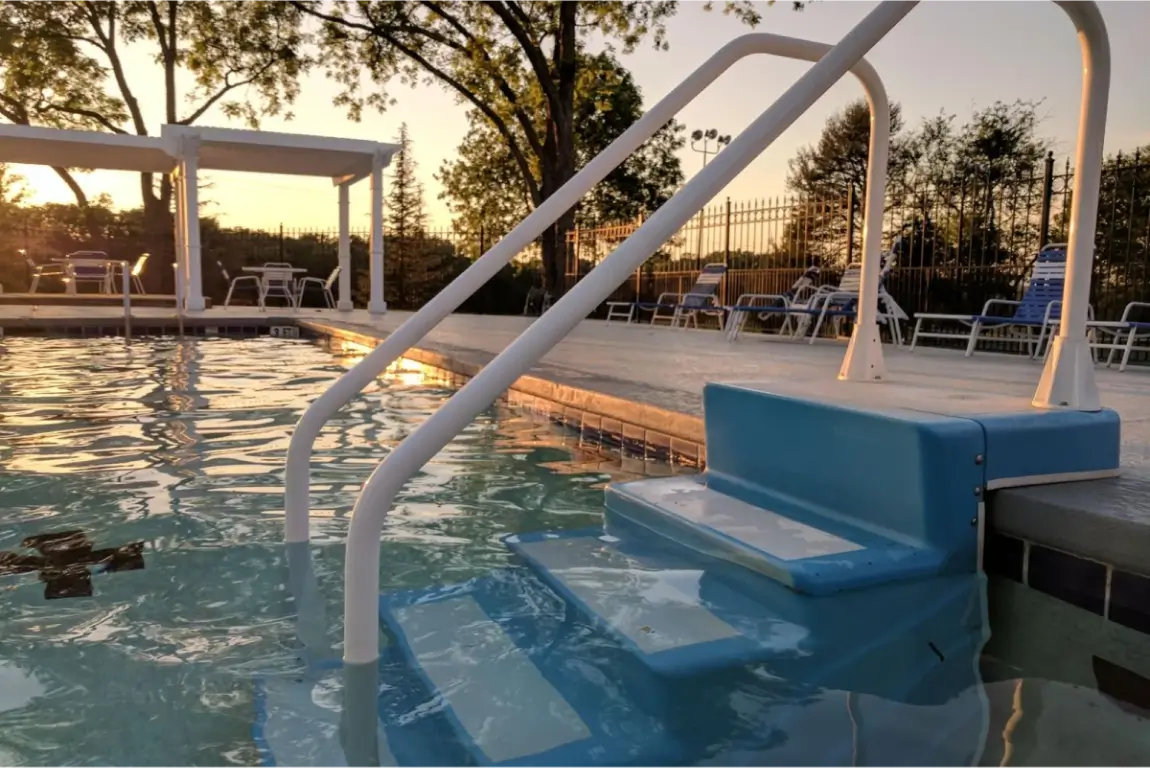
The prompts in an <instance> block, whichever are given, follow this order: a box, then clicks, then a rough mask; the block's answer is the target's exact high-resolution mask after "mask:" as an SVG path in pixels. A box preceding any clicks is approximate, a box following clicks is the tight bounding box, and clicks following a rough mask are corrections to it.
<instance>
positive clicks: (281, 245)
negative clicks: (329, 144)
mask: <svg viewBox="0 0 1150 768" xmlns="http://www.w3.org/2000/svg"><path fill="white" fill-rule="evenodd" d="M279 253H280V257H279V260H280V261H281V262H282V261H286V260H287V259H286V258H285V257H284V225H283V224H280V242H279Z"/></svg>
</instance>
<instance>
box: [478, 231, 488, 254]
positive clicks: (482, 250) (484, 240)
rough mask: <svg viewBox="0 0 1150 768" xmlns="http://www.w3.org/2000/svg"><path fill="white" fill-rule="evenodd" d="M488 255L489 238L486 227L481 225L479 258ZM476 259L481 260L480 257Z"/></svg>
mask: <svg viewBox="0 0 1150 768" xmlns="http://www.w3.org/2000/svg"><path fill="white" fill-rule="evenodd" d="M485 253H487V236H486V231H485V229H484V226H483V225H482V224H480V225H479V256H482V255H483V254H485ZM476 258H479V257H478V256H477V257H476Z"/></svg>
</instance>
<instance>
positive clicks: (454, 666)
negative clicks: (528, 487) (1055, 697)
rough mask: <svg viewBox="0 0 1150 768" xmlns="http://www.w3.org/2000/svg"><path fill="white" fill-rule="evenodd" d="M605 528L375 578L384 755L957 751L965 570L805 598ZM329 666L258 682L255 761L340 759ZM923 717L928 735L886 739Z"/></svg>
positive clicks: (940, 755) (967, 658)
mask: <svg viewBox="0 0 1150 768" xmlns="http://www.w3.org/2000/svg"><path fill="white" fill-rule="evenodd" d="M615 530H616V532H617V533H619V534H621V535H614V534H607V533H605V532H604V531H603V529H586V530H582V531H566V532H556V533H538V534H528V535H519V536H511V537H508V538H507V545H508V547H509V548H510V549H511V550H512V551H513V552H514V553H516V555H517V556H518V559H519V561H520V562H521V563H522V564H521V565H511V566H509V567H505V568H500V569H497V570H494V571H492V572H490V573H488V574H485V575H483V576H480V577H477V578H474V579H471V580H470V581H467V582H465V583H462V584H458V585H452V586H447V587H433V588H429V589H420V590H409V591H402V592H397V593H392V594H387V595H383V596H381V598H380V602H379V608H380V619H381V624H382V626H383V627H384V635H385V638H386V639H385V642H384V645H383V648H382V649H381V656H382V658H381V665H380V670H379V675H380V678H379V691H380V693H379V699H378V703H379V727H380V729H381V730H380V734H379V737H378V740H379V743H380V745H381V749H380V756H381V764H385V765H461V764H475V765H675V764H678V765H682V764H697V763H700V762H707V761H718V762H731V761H736V762H738V761H740V760H745V761H749V762H751V763H756V764H767V765H771V764H775V765H781V764H795V763H802V764H813V765H839V764H844V763H849V762H851V761H852V760H854V759H855V757H853V755H855V753H856V752H857V750H858V749H859V744H863V743H867V744H870V746H869V747H868V748H867V749H868V754H870V755H872V756H873V758H874V762H882V763H899V762H902V763H914V764H924V763H943V764H949V763H952V762H956V761H957V762H962V761H964V760H966V757H967V752H965V751H964V750H969V748H971V745H973V744H975V743H976V740H973V739H971V740H969V741H965V740H964V737H963V734H968V735H969V733H970V732H971V731H972V730H977V723H979V722H981V720H980V718H981V712H982V707H981V704H980V703H979V702H978V701H976V700H974V699H971V698H970V695H969V693H967V694H964V693H963V692H964V691H967V692H969V691H971V690H973V688H974V685H975V682H976V680H975V671H974V661H973V660H974V658H975V656H976V654H977V651H978V649H979V648H980V645H981V639H982V633H981V627H982V624H981V612H980V611H979V610H978V609H977V605H978V604H979V601H978V597H979V589H978V587H979V583H978V581H977V580H976V579H975V578H973V577H966V578H960V577H953V578H949V579H936V580H931V581H927V582H922V583H906V584H894V585H888V586H886V587H882V588H878V589H874V590H857V591H853V592H849V593H844V594H839V595H832V596H828V597H814V596H810V595H802V594H799V593H797V592H794V591H793V590H790V589H788V588H786V587H784V586H782V585H780V584H778V583H777V582H774V581H772V580H770V579H767V578H764V577H762V576H761V575H760V574H757V573H752V572H748V571H745V569H742V568H740V567H738V566H732V565H731V564H730V563H728V562H727V561H725V560H722V559H717V558H708V557H706V556H703V555H699V554H698V553H692V552H689V551H687V550H685V549H682V548H679V547H678V546H677V545H672V546H666V547H657V546H652V542H651V541H649V539H650V536H634V535H632V532H631V531H630V530H627V529H625V528H623V529H620V528H618V527H616V529H615ZM944 658H945V659H946V660H947V661H946V662H944V661H943V659H944ZM338 672H339V670H338V669H337V668H335V667H333V666H332V665H331V664H328V665H326V666H320V667H314V666H313V667H312V668H310V669H309V671H308V672H306V673H303V674H301V676H300V677H298V678H290V677H282V676H280V677H269V678H266V679H263V680H260V681H258V683H257V712H258V716H257V725H256V731H255V738H256V741H257V743H258V744H259V745H260V747H261V754H262V755H263V756H264V763H265V764H267V765H318V764H343V763H342V759H341V758H342V753H341V751H340V749H341V747H340V743H341V742H340V730H339V711H340V704H341V701H340V695H339V691H340V676H339V674H338ZM924 680H928V681H930V684H929V686H928V690H927V691H926V692H925V694H924V692H923V691H922V690H921V689H922V687H923V686H922V683H923V681H924ZM932 712H933V713H944V715H945V716H942V715H937V716H932V717H926V716H927V715H928V714H929V713H932ZM860 713H861V714H860ZM860 716H862V717H863V718H864V720H863V722H864V724H865V731H866V733H860V732H859V727H860V726H858V718H859V717H860ZM924 717H926V721H928V722H930V723H931V728H932V729H934V730H932V732H931V735H930V736H929V741H930V743H929V744H919V745H918V746H916V747H914V748H912V747H911V746H909V742H908V746H907V747H906V748H905V749H902V750H901V751H900V750H899V749H896V748H894V747H891V746H889V744H888V741H889V739H888V738H887V736H888V735H889V734H890V733H891V732H893V731H897V730H899V729H900V728H907V727H910V726H909V725H907V724H908V723H913V722H918V721H919V720H920V719H922V718H924ZM939 723H942V724H943V726H944V727H939V728H936V726H937V725H938V724H939ZM884 745H886V746H884ZM892 749H893V750H894V751H893V752H892V751H891V750H892ZM880 755H881V760H880V758H879V756H880ZM896 758H898V759H896Z"/></svg>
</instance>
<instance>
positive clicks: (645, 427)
mask: <svg viewBox="0 0 1150 768" xmlns="http://www.w3.org/2000/svg"><path fill="white" fill-rule="evenodd" d="M296 325H297V326H298V327H300V328H303V329H305V330H307V331H310V332H311V333H315V334H319V335H321V336H326V337H329V338H332V339H336V340H339V341H347V342H351V343H353V344H358V345H360V346H364V347H368V348H374V347H375V346H377V345H378V344H380V343H381V342H382V341H383V340H384V339H385V338H387V335H386V334H385V333H383V332H381V331H375V330H369V329H365V328H363V327H362V326H360V327H349V326H348V325H344V324H341V323H331V322H326V321H318V320H304V319H302V318H301V319H297V320H296ZM403 357H404V358H406V359H408V360H413V361H415V362H417V363H421V364H423V365H428V366H431V367H433V368H438V369H440V370H443V371H447V372H449V373H451V374H454V375H456V376H460V377H463V378H465V379H469V378H471V377H473V376H475V375H476V374H477V373H479V371H480V370H481V369H482V368H483V366H484V363H478V362H472V361H468V360H464V359H461V358H460V357H459V356H454V355H451V354H448V353H446V352H441V351H438V350H434V349H427V348H425V347H411V348H410V349H408V350H407V352H405V353H404V354H403ZM502 399H503V400H504V401H505V402H506V403H507V404H509V405H510V406H511V407H513V408H522V409H526V410H530V411H533V412H535V413H540V414H544V415H547V416H548V417H549V418H550V419H551V421H554V422H556V423H559V424H564V425H566V426H568V427H571V428H573V429H575V430H578V431H579V432H580V433H581V434H582V436H583V437H584V438H587V439H589V440H593V441H599V442H601V443H605V444H607V445H613V446H618V447H620V448H622V449H624V450H625V451H627V452H628V453H631V454H633V455H640V456H643V457H645V458H650V459H655V460H661V461H672V462H674V463H678V464H684V465H687V466H694V467H699V468H700V469H702V468H704V467H705V466H706V461H707V458H706V456H707V454H706V437H705V432H704V429H703V418H702V417H701V416H694V415H691V414H686V413H680V412H678V411H671V410H668V409H666V408H661V407H659V406H656V405H651V404H649V403H641V402H637V401H635V400H628V399H626V398H623V397H619V396H617V395H611V394H607V393H605V392H599V391H596V390H593V389H585V388H582V387H576V386H572V385H570V384H564V383H562V382H559V381H554V380H552V379H549V378H545V377H543V376H539V375H534V374H525V375H523V376H520V377H519V378H518V379H517V380H516V381H515V383H514V384H512V385H511V388H510V389H509V390H508V392H507V394H506V395H505V396H504V398H502Z"/></svg>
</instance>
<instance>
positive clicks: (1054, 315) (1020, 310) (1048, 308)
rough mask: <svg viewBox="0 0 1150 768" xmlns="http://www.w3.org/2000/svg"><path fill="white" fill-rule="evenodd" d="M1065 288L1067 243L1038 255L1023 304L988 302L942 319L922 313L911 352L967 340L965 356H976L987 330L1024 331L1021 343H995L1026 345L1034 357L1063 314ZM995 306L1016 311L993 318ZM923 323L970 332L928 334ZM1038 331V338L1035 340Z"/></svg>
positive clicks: (998, 300) (1003, 300) (913, 337)
mask: <svg viewBox="0 0 1150 768" xmlns="http://www.w3.org/2000/svg"><path fill="white" fill-rule="evenodd" d="M1065 284H1066V245H1065V244H1064V243H1058V244H1054V243H1052V244H1050V245H1047V246H1045V247H1044V248H1043V249H1042V250H1041V251H1039V253H1038V257H1037V258H1036V259H1035V261H1034V268H1033V270H1032V271H1031V274H1030V280H1029V281H1028V283H1027V285H1026V290H1025V291H1023V294H1022V298H1021V299H1020V300H1017V301H1015V300H1011V299H989V300H988V301H987V302H986V303H985V304H983V305H982V311H981V312H980V313H978V314H976V315H941V314H929V313H922V314H916V315H915V324H914V335H913V336H912V337H911V340H910V349H911V351H912V352H913V351H914V348H915V346H916V345H917V344H918V340H919V339H920V338H922V339H967V345H966V356H967V357H970V356H971V355H973V354H974V348H975V347H976V346H977V345H978V342H979V339H980V338H982V336H981V333H982V331H983V330H984V329H988V328H989V329H994V328H1025V329H1026V336H1025V337H1024V338H1021V339H1017V338H1016V339H994V340H996V341H1011V342H1014V343H1022V344H1026V345H1027V346H1028V347H1029V348H1030V356H1031V357H1034V356H1035V355H1036V354H1037V353H1038V352H1039V351H1041V350H1042V345H1043V343H1044V342H1045V341H1046V340H1047V339H1048V338H1049V337H1050V335H1051V334H1052V332H1053V328H1054V327H1055V326H1056V325H1057V323H1058V318H1059V316H1060V315H1061V313H1062V289H1063V287H1064V286H1065ZM996 306H1006V307H1013V313H1012V314H1010V315H1005V316H1004V315H992V314H991V313H990V312H991V309H992V308H994V307H996ZM924 320H941V321H944V322H956V323H961V324H962V325H965V326H967V327H968V328H969V332H968V333H966V334H962V333H937V332H932V333H927V332H925V331H923V330H922V322H923V321H924ZM1035 330H1037V331H1038V332H1039V333H1038V338H1037V340H1036V339H1035V338H1034V331H1035Z"/></svg>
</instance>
